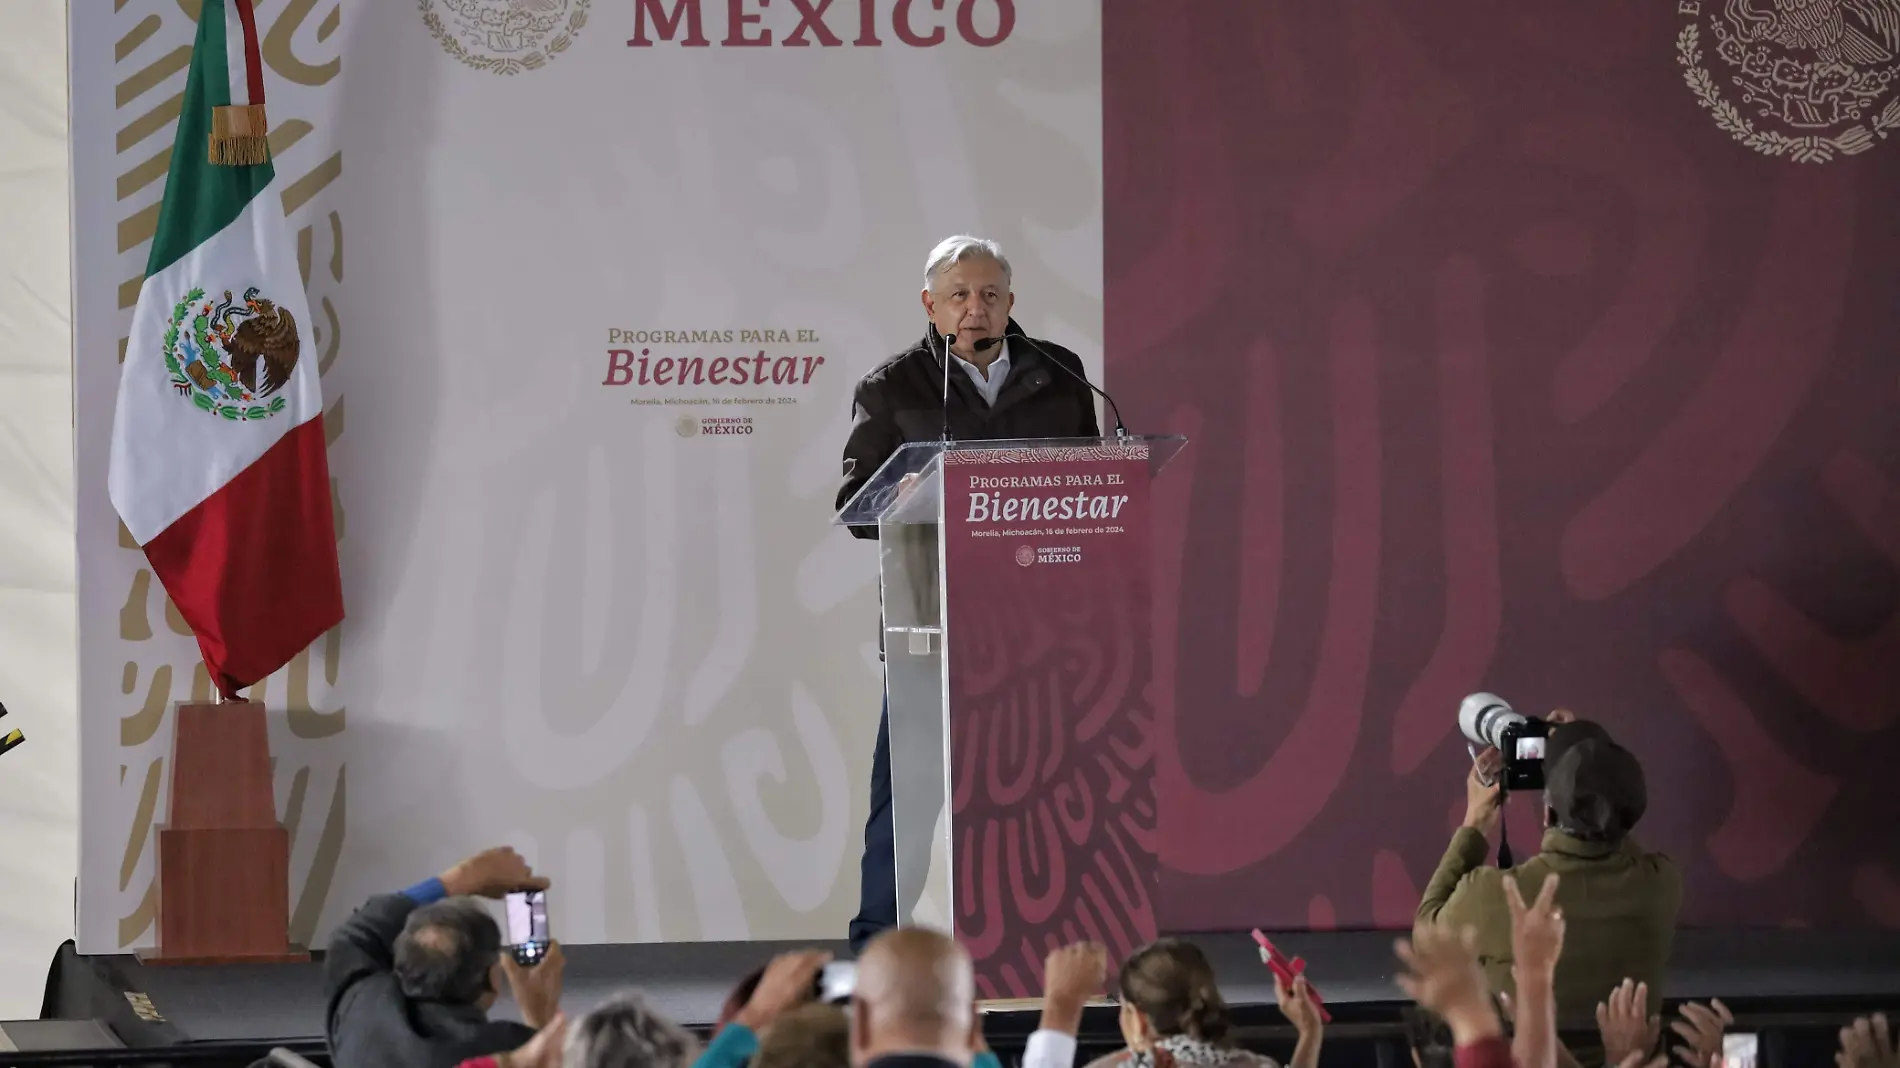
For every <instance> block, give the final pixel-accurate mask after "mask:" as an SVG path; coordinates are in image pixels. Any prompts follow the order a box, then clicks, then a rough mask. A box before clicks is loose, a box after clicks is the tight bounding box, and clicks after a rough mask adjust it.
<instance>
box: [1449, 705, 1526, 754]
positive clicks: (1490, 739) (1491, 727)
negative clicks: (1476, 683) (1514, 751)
mask: <svg viewBox="0 0 1900 1068" xmlns="http://www.w3.org/2000/svg"><path fill="white" fill-rule="evenodd" d="M1524 722H1526V720H1525V718H1524V717H1523V716H1521V715H1519V714H1518V713H1517V712H1516V711H1515V710H1514V709H1512V708H1511V706H1510V705H1509V704H1508V703H1506V702H1505V700H1504V698H1502V697H1499V696H1498V695H1497V694H1494V693H1474V694H1472V695H1471V696H1469V697H1467V698H1465V699H1464V701H1463V702H1462V703H1461V704H1459V706H1458V729H1459V730H1461V731H1463V732H1464V735H1465V738H1466V739H1468V740H1469V741H1470V742H1471V743H1472V744H1474V745H1488V746H1490V747H1491V748H1493V749H1497V750H1502V749H1503V748H1504V728H1506V727H1510V726H1513V725H1516V724H1520V723H1524Z"/></svg>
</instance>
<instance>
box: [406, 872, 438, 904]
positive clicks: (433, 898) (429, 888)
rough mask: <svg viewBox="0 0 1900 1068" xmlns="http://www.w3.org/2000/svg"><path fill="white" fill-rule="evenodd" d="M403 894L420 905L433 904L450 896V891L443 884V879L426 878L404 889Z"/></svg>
mask: <svg viewBox="0 0 1900 1068" xmlns="http://www.w3.org/2000/svg"><path fill="white" fill-rule="evenodd" d="M402 896H404V897H406V898H408V899H409V900H411V901H413V902H415V903H416V904H418V905H433V904H434V903H436V902H437V901H440V900H442V899H443V898H445V897H447V896H449V891H448V889H447V888H446V887H444V886H443V885H442V880H441V879H439V878H438V879H426V880H424V881H422V882H419V883H417V884H416V885H414V886H412V887H410V888H409V889H407V890H404V891H403V892H402Z"/></svg>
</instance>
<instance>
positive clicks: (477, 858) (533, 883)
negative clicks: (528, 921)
mask: <svg viewBox="0 0 1900 1068" xmlns="http://www.w3.org/2000/svg"><path fill="white" fill-rule="evenodd" d="M547 888H548V880H547V877H546V876H543V875H536V874H535V873H534V869H533V868H530V867H528V862H527V861H525V860H523V859H521V854H519V853H517V852H515V851H514V847H512V846H496V847H495V848H493V849H484V850H482V851H481V852H480V853H477V854H475V855H474V856H472V857H470V858H468V859H467V860H464V861H462V862H461V863H460V864H457V865H456V866H454V867H453V868H450V869H449V870H448V871H445V872H443V873H442V889H443V890H444V891H446V892H447V893H448V895H449V896H450V897H461V896H464V895H471V896H474V897H494V898H499V897H503V896H505V895H508V894H512V893H514V892H515V891H517V890H546V889H547Z"/></svg>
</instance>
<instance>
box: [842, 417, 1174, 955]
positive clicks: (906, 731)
mask: <svg viewBox="0 0 1900 1068" xmlns="http://www.w3.org/2000/svg"><path fill="white" fill-rule="evenodd" d="M1186 443H1187V439H1186V438H1183V437H1173V436H1152V437H1134V436H1129V437H1119V438H1118V437H1109V438H1061V439H1052V438H1035V439H1020V440H993V441H964V442H942V441H933V442H914V443H911V444H907V445H904V446H903V447H901V448H900V449H898V450H897V452H896V453H895V454H893V455H892V456H891V458H890V459H889V460H888V461H886V462H885V464H884V466H883V467H881V468H879V469H878V471H877V472H876V473H875V474H874V475H873V476H872V477H871V479H870V481H869V482H867V483H866V484H865V485H864V487H863V488H862V489H861V490H860V491H859V492H858V493H857V495H856V496H854V497H853V498H852V499H851V500H850V501H848V502H846V504H845V506H844V508H843V509H841V510H840V511H839V512H838V515H837V518H836V522H837V523H838V524H839V525H841V526H849V527H859V528H862V527H871V526H875V527H876V528H877V532H878V536H877V541H878V579H879V593H880V596H881V598H882V603H883V652H884V679H885V682H884V686H885V698H886V701H887V702H888V706H889V716H890V761H891V765H890V766H891V817H892V831H893V837H894V841H895V845H896V869H897V871H896V874H897V919H898V922H899V923H900V924H921V925H925V926H930V927H936V928H940V929H944V930H950V931H957V932H958V933H959V935H961V930H960V924H959V922H958V920H957V917H959V916H961V915H964V914H965V913H966V912H967V911H968V910H967V908H959V903H958V901H957V892H958V889H959V888H960V887H966V888H967V887H968V886H970V885H972V881H971V880H970V879H969V878H968V877H967V876H966V873H960V872H956V871H955V865H954V858H955V857H956V854H957V850H956V848H955V842H956V837H957V835H956V829H955V828H954V827H953V815H952V812H951V808H952V806H951V805H950V804H949V799H950V798H951V797H952V795H953V791H952V771H953V760H952V756H953V754H952V752H951V743H950V739H951V738H952V736H953V729H954V727H955V725H956V720H957V714H958V711H959V710H958V709H956V708H953V707H952V695H953V693H955V692H957V688H956V687H955V686H953V685H952V679H953V675H954V674H955V672H954V671H953V658H954V657H955V655H956V646H955V644H954V642H953V640H952V635H951V633H950V627H949V618H950V615H951V613H950V612H948V611H947V610H946V609H947V606H949V605H950V604H951V602H952V591H954V590H956V589H957V586H958V583H959V581H960V580H964V579H970V580H972V581H974V580H975V576H974V575H971V574H968V573H969V572H974V571H978V570H984V568H982V567H980V566H976V565H972V564H971V563H969V562H967V561H968V558H967V557H962V558H960V557H959V554H957V553H954V552H953V553H946V551H945V549H946V545H947V544H949V540H948V538H949V534H950V533H951V532H953V531H956V530H957V529H958V528H959V527H960V526H961V525H962V524H963V523H964V521H965V520H967V519H968V518H969V516H968V515H965V514H951V515H948V516H946V514H945V502H946V500H948V499H950V495H949V494H947V493H946V471H948V470H955V471H965V470H972V471H974V470H984V471H986V472H987V471H999V470H1000V471H1003V472H1012V473H1013V472H1017V471H1050V472H1061V471H1067V470H1072V469H1078V468H1076V466H1075V465H1078V464H1079V465H1081V467H1082V468H1086V466H1087V465H1088V464H1089V463H1090V462H1091V461H1102V460H1109V461H1111V462H1116V463H1119V464H1120V469H1123V470H1127V471H1131V472H1133V471H1140V472H1143V473H1145V475H1146V476H1149V477H1151V476H1152V475H1153V474H1154V473H1155V472H1157V471H1159V470H1160V469H1161V467H1162V466H1163V465H1165V464H1166V463H1167V462H1168V461H1169V460H1171V459H1173V458H1174V456H1175V454H1176V453H1178V452H1179V451H1180V449H1181V447H1182V446H1183V445H1185V444H1186ZM1134 461H1143V462H1144V463H1136V462H1134ZM1049 477H1051V478H1054V479H1057V480H1062V479H1070V478H1074V477H1076V476H1067V475H1062V474H1054V475H1051V476H1049ZM1080 477H1083V478H1086V477H1089V476H1080ZM998 481H1001V482H1002V483H1003V484H1013V483H1015V482H1017V481H1020V480H1019V479H1015V478H1010V477H1005V478H1002V479H1000V480H998V479H996V478H990V479H987V480H984V484H986V485H987V484H993V483H996V482H998ZM967 483H968V480H966V484H967ZM1110 488H1114V487H1110ZM1139 489H1140V492H1141V493H1142V498H1141V499H1142V502H1143V503H1144V504H1145V501H1146V486H1145V485H1143V486H1141V487H1139ZM969 492H970V491H969V490H968V489H965V490H964V491H963V496H961V497H959V498H958V499H959V500H967V499H968V494H969ZM1035 492H1042V491H1032V493H1035ZM1048 492H1050V493H1052V494H1053V493H1055V492H1057V491H1055V490H1050V491H1048ZM1123 499H1124V500H1126V499H1127V497H1125V496H1124V497H1123ZM1037 503H1038V505H1040V504H1041V501H1038V502H1037ZM959 507H960V508H964V509H965V511H966V512H967V511H969V509H968V508H967V507H966V506H964V505H959ZM1084 507H1086V505H1075V506H1073V507H1071V508H1068V509H1065V511H1073V510H1077V509H1081V508H1084ZM1142 512H1143V517H1144V518H1142V519H1141V520H1140V522H1142V523H1144V524H1145V514H1146V509H1145V508H1143V509H1142ZM1053 514H1054V513H1052V515H1053ZM1050 529H1051V528H1040V529H1038V530H1035V531H1023V533H1025V534H1030V533H1041V532H1044V531H1049V530H1050ZM1116 529H1117V530H1118V531H1119V530H1120V529H1121V528H1120V527H1117V528H1116ZM1052 532H1053V533H1054V534H1055V535H1056V536H1058V537H1060V536H1061V529H1059V528H1057V529H1054V530H1053V531H1052ZM998 533H1014V532H1013V531H998ZM1016 540H1017V541H1019V542H1023V544H1022V545H1020V546H1019V545H1005V544H1003V543H1002V541H1001V540H999V539H992V541H995V543H996V544H995V545H994V549H995V550H997V551H1001V552H1003V553H1005V554H1007V553H1009V552H1011V551H1012V550H1013V552H1014V553H1016V554H1025V553H1028V554H1033V553H1034V552H1035V550H1034V549H1033V548H1031V547H1029V546H1028V544H1027V541H1028V540H1029V539H1026V538H1025V539H1016ZM1136 544H1138V545H1139V546H1145V545H1146V531H1145V527H1144V529H1143V530H1142V531H1141V540H1140V541H1139V542H1138V543H1136ZM984 548H986V549H988V548H991V546H989V545H985V546H984ZM992 555H994V553H992ZM1100 555H1101V556H1102V566H1103V567H1111V566H1112V567H1113V568H1114V574H1115V575H1120V574H1122V573H1123V572H1125V571H1126V570H1127V568H1126V567H1125V563H1124V562H1122V561H1117V560H1111V559H1110V557H1111V556H1112V555H1113V554H1112V553H1107V552H1104V553H1102V554H1100ZM959 559H964V560H965V561H966V562H965V563H962V564H959ZM1013 559H1014V561H1015V563H1016V564H1021V565H1023V567H1024V568H1025V569H1027V568H1029V567H1030V564H1032V563H1034V560H1033V559H1032V560H1030V561H1028V562H1025V561H1024V559H1023V557H1022V555H1017V556H1015V557H1014V558H1013ZM1091 562H1093V561H1091ZM960 566H961V567H963V568H964V572H965V573H959V571H958V568H959V567H960ZM1012 566H1013V565H1009V566H1006V567H1004V568H1003V569H1002V570H1001V571H1000V572H999V571H998V570H997V569H996V568H995V567H991V568H988V571H989V574H988V576H987V577H986V578H984V579H983V581H985V582H995V581H1002V582H1005V583H1007V582H1009V581H1010V578H1011V577H1012V576H1014V575H1016V574H1019V573H1018V572H1014V571H1012V570H1010V567H1012ZM1141 570H1142V571H1143V574H1142V576H1140V577H1139V581H1140V582H1141V588H1142V590H1143V591H1144V597H1145V590H1146V581H1145V571H1146V569H1145V567H1144V568H1142V569H1141ZM1029 573H1030V572H1029V571H1028V570H1025V571H1023V572H1020V574H1022V575H1025V576H1027V575H1028V574H1029ZM1074 573H1076V572H1073V571H1072V572H1070V573H1069V574H1074ZM1111 581H1113V579H1112V578H1111ZM986 588H988V587H986ZM972 596H979V597H980V596H987V594H975V595H972ZM965 603H968V598H966V601H965ZM1028 610H1029V611H1032V612H1033V611H1035V606H1034V605H1033V604H1032V605H1031V606H1030V607H1029V609H1028ZM978 862H979V863H980V862H981V861H980V860H979V861H978ZM953 876H954V877H953ZM981 881H982V880H978V882H981ZM965 892H966V893H967V892H968V891H967V889H966V890H965ZM965 904H966V905H967V904H968V903H965ZM1014 948H1015V947H1014V945H1012V946H1011V952H1012V953H1013V952H1014ZM978 967H979V973H980V972H981V971H982V970H983V965H982V962H981V961H979V962H978ZM980 985H981V984H980ZM1033 992H1034V991H1028V993H1033Z"/></svg>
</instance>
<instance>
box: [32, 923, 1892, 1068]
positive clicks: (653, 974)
mask: <svg viewBox="0 0 1900 1068" xmlns="http://www.w3.org/2000/svg"><path fill="white" fill-rule="evenodd" d="M1193 937H1194V938H1195V940H1196V941H1198V942H1200V943H1201V945H1202V946H1203V947H1204V948H1206V950H1207V951H1208V953H1209V955H1210V956H1211V957H1212V958H1213V961H1214V966H1215V970H1216V972H1217V973H1218V975H1219V977H1220V984H1221V989H1222V990H1223V991H1224V992H1225V994H1226V995H1227V998H1228V1000H1229V1002H1230V1003H1231V1004H1233V1005H1234V1006H1235V1007H1236V1009H1237V1012H1236V1016H1237V1017H1238V1018H1239V1020H1240V1022H1242V1023H1252V1024H1256V1025H1270V1024H1272V1023H1275V1022H1277V1013H1275V1012H1273V1010H1271V1009H1270V1008H1268V1006H1270V1005H1271V1003H1272V1001H1273V985H1272V981H1271V978H1270V977H1269V975H1268V973H1267V971H1266V969H1265V968H1264V967H1263V966H1261V964H1260V962H1259V958H1258V956H1257V955H1256V951H1255V949H1254V946H1253V943H1252V941H1251V940H1250V939H1249V938H1248V937H1247V936H1246V935H1244V934H1209V935H1197V936H1193ZM1393 937H1394V935H1392V934H1391V933H1386V932H1369V931H1368V932H1336V933H1315V934H1304V935H1297V934H1296V935H1285V936H1283V937H1281V938H1278V939H1277V941H1279V942H1280V944H1281V946H1282V948H1284V949H1285V950H1286V951H1287V952H1288V953H1289V954H1294V955H1298V956H1303V957H1305V958H1306V959H1307V962H1308V974H1309V975H1310V976H1311V977H1312V979H1313V982H1314V984H1315V985H1316V986H1317V987H1318V988H1319V989H1320V990H1321V991H1322V992H1323V994H1324V995H1325V997H1326V1000H1327V1003H1328V1004H1329V1005H1331V1006H1333V1007H1335V1008H1337V1009H1340V1010H1342V1011H1341V1012H1339V1013H1337V1015H1338V1016H1339V1017H1340V1018H1341V1019H1342V1021H1351V1020H1356V1021H1361V1022H1366V1023H1372V1022H1375V1021H1389V1020H1390V1019H1392V1018H1394V1017H1395V1016H1396V1009H1397V1008H1398V1006H1399V1004H1400V1003H1401V1002H1402V1000H1403V997H1402V995H1401V994H1400V993H1399V991H1398V989H1397V988H1396V987H1395V986H1393V984H1392V975H1393V957H1392V939H1393ZM802 945H804V944H799V945H794V944H791V943H771V942H723V943H696V944H680V943H674V944H658V945H597V946H571V947H567V956H568V965H567V989H566V996H565V998H564V1003H565V1005H566V1007H567V1010H568V1011H569V1013H579V1012H584V1011H586V1010H587V1009H589V1008H591V1007H592V1006H593V1005H595V1004H597V1003H599V1002H600V1001H601V1000H602V999H604V998H605V997H607V996H608V995H609V994H611V993H613V992H614V991H617V990H620V989H622V988H625V987H637V988H640V989H641V990H643V991H645V992H646V995H647V997H648V998H649V999H650V1000H651V1001H652V1002H653V1004H654V1005H655V1006H656V1007H657V1008H658V1009H659V1010H660V1011H662V1012H664V1013H666V1014H667V1015H669V1016H671V1017H672V1018H674V1019H676V1020H679V1021H681V1022H682V1023H686V1024H691V1025H705V1024H709V1023H711V1022H713V1020H715V1019H716V1018H717V1016H718V1013H719V1009H720V1006H721V1005H722V1004H723V1003H724V1001H725V998H726V995H727V993H728V992H730V991H731V989H732V987H733V984H734V983H735V982H736V981H737V980H738V977H739V976H741V975H743V974H745V973H746V972H747V971H749V970H751V969H752V968H754V967H757V966H758V965H759V964H760V963H761V962H763V961H764V960H766V959H768V958H769V957H770V956H771V955H772V954H773V953H776V952H779V951H782V950H785V949H790V948H800V947H801V946H802ZM823 948H828V949H831V950H833V951H834V952H836V953H838V954H840V955H843V954H844V953H845V946H844V944H843V943H837V944H835V945H825V946H823ZM1665 994H1666V996H1668V997H1669V998H1671V999H1672V1000H1673V999H1685V998H1687V999H1701V998H1708V997H1721V998H1723V999H1725V1000H1727V1001H1730V1002H1731V1003H1732V1004H1737V1003H1745V1002H1756V1003H1761V1004H1770V1003H1772V1004H1775V1005H1778V1006H1792V1005H1794V1004H1796V1003H1806V1004H1812V1005H1846V1004H1852V1003H1861V1002H1867V1001H1872V1002H1874V1003H1885V1004H1887V1005H1892V1004H1893V1003H1895V1002H1896V1001H1900V932H1893V933H1869V932H1860V933H1816V932H1811V931H1785V930H1762V931H1746V930H1728V931H1684V932H1682V933H1681V934H1680V935H1678V937H1677V945H1676V952H1675V964H1674V967H1673V968H1672V970H1671V975H1670V981H1669V984H1668V987H1667V989H1666V990H1665ZM139 995H143V996H144V997H145V998H149V999H150V1004H151V1007H152V1008H153V1009H154V1010H156V1012H157V1013H158V1014H159V1015H162V1016H163V1017H164V1020H163V1022H162V1023H160V1022H158V1021H152V1020H138V1018H137V1017H136V1015H133V1014H130V1013H128V1012H127V1011H126V1007H127V1005H129V1004H135V1003H136V999H137V997H138V996H139ZM108 1009H111V1010H116V1011H110V1012H108V1011H107V1010H108ZM323 1009H324V997H323V966H322V965H321V963H314V962H313V963H309V964H276V965H217V966H195V967H178V966H173V967H154V966H151V965H146V964H141V963H140V962H139V961H138V960H137V959H136V958H133V957H131V956H103V957H90V958H88V957H80V956H78V955H77V954H74V953H73V952H72V949H71V947H70V946H68V947H66V948H63V949H62V950H61V956H60V959H59V960H57V961H55V963H54V968H53V974H52V975H51V976H50V977H49V989H48V1003H47V1011H48V1014H49V1015H55V1016H58V1017H61V1018H68V1019H71V1018H86V1017H89V1016H101V1017H106V1018H107V1019H108V1020H109V1021H110V1022H112V1023H113V1024H114V1026H115V1028H117V1029H118V1030H120V1031H121V1032H122V1035H121V1037H123V1038H125V1040H126V1042H127V1044H128V1045H134V1046H142V1045H170V1044H174V1043H178V1042H218V1041H231V1040H248V1041H253V1042H290V1041H310V1040H318V1041H320V1040H321V1039H322V1036H323ZM496 1012H497V1015H503V1016H510V1015H512V1013H513V1012H514V1006H513V1004H512V1002H509V1001H506V1000H504V1001H503V1003H502V1004H501V1005H498V1006H497V1008H496ZM1015 1016H1016V1017H1017V1018H1014V1019H1007V1020H1005V1019H1001V1018H999V1019H998V1020H997V1021H996V1022H997V1023H998V1024H999V1025H1001V1026H1002V1027H1003V1029H1004V1030H1006V1031H1009V1032H1012V1033H1014V1032H1026V1031H1027V1030H1028V1029H1029V1028H1032V1027H1033V1025H1034V1020H1033V1015H1032V1014H1029V1013H1018V1014H1015ZM128 1017H130V1018H131V1019H133V1020H135V1021H137V1022H136V1023H135V1024H133V1025H131V1027H130V1028H129V1029H130V1030H132V1031H134V1032H135V1033H133V1034H125V1033H123V1032H125V1031H126V1030H128V1027H127V1025H125V1023H124V1021H125V1020H126V1019H127V1018H128ZM1110 1026H1111V1027H1112V1025H1110ZM141 1029H143V1030H144V1031H145V1032H146V1033H145V1035H144V1038H143V1040H141V1036H140V1035H139V1034H138V1033H136V1032H138V1031H140V1030H141Z"/></svg>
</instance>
